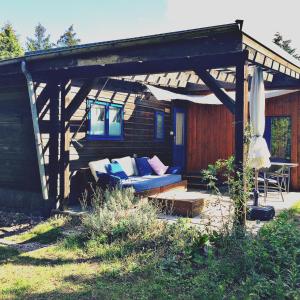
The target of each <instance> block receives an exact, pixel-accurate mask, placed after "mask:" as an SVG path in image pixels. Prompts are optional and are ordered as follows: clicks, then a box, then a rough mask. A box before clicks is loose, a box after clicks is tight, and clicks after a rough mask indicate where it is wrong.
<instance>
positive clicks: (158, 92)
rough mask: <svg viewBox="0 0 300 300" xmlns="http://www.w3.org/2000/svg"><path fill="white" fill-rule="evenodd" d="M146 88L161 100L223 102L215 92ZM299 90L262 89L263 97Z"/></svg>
mask: <svg viewBox="0 0 300 300" xmlns="http://www.w3.org/2000/svg"><path fill="white" fill-rule="evenodd" d="M146 86H147V88H148V90H149V91H150V92H151V94H152V95H153V96H154V97H155V98H156V99H157V100H161V101H172V100H185V101H189V102H193V103H198V104H211V105H223V103H222V102H221V101H220V100H219V99H218V98H217V97H216V96H215V94H213V93H212V94H208V95H197V96H190V95H184V94H178V93H173V92H170V91H167V90H164V89H161V88H158V87H155V86H152V85H149V84H147V85H146ZM223 91H224V92H225V93H226V94H227V95H228V96H230V97H231V98H232V99H235V92H226V91H225V90H224V89H223ZM297 91H299V90H272V91H264V95H265V98H266V99H268V98H274V97H278V96H282V95H286V94H290V93H295V92H297Z"/></svg>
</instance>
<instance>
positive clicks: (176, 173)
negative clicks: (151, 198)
mask: <svg viewBox="0 0 300 300" xmlns="http://www.w3.org/2000/svg"><path fill="white" fill-rule="evenodd" d="M114 161H117V162H118V163H119V164H120V165H122V167H123V169H124V170H125V172H126V174H127V175H128V179H121V178H120V177H117V176H115V175H111V174H108V173H107V172H106V170H105V166H107V164H109V163H110V161H109V160H108V159H102V160H100V161H95V162H90V163H89V166H90V169H91V171H92V174H93V175H94V177H95V180H96V181H97V184H98V186H99V187H101V188H103V189H105V188H107V187H115V186H120V187H123V188H129V187H132V188H133V189H134V190H135V191H136V192H137V193H143V192H147V191H150V190H153V189H159V188H163V187H167V186H170V185H173V184H176V183H179V182H182V176H181V171H182V170H181V168H180V167H169V168H168V170H167V174H164V175H145V176H137V174H138V171H137V168H136V165H135V160H134V159H133V158H131V157H129V156H127V157H123V158H119V159H112V162H114Z"/></svg>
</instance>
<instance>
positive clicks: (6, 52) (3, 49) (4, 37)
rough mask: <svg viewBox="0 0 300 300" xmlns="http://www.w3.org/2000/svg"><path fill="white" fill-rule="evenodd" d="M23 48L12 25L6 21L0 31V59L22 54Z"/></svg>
mask: <svg viewBox="0 0 300 300" xmlns="http://www.w3.org/2000/svg"><path fill="white" fill-rule="evenodd" d="M23 54H24V50H23V49H22V46H21V44H20V41H19V38H18V36H17V35H16V32H15V30H14V29H13V27H12V25H11V24H9V23H7V24H6V25H4V26H3V27H2V29H1V32H0V60H1V59H8V58H14V57H18V56H22V55H23Z"/></svg>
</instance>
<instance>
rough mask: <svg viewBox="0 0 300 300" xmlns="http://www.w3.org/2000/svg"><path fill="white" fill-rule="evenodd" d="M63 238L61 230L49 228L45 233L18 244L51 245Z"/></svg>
mask: <svg viewBox="0 0 300 300" xmlns="http://www.w3.org/2000/svg"><path fill="white" fill-rule="evenodd" d="M62 236H63V234H62V229H61V228H59V227H56V228H51V229H49V230H48V231H46V232H43V233H38V234H36V235H35V236H33V237H31V238H29V239H27V240H25V241H23V242H21V243H20V244H27V243H40V244H45V245H46V244H52V243H55V242H57V240H58V239H59V238H61V237H62Z"/></svg>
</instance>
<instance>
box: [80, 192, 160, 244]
mask: <svg viewBox="0 0 300 300" xmlns="http://www.w3.org/2000/svg"><path fill="white" fill-rule="evenodd" d="M156 221H157V210H156V209H155V207H153V206H152V205H150V204H148V203H147V202H143V201H138V199H137V198H136V197H135V195H134V191H133V189H119V188H115V189H111V190H107V191H105V192H104V193H103V192H102V191H100V190H98V191H97V192H96V193H95V195H94V197H93V199H92V211H91V212H90V213H89V214H87V215H86V216H85V217H83V219H82V224H83V228H84V233H85V234H86V236H87V237H89V238H92V239H97V240H98V241H102V242H106V241H108V242H112V241H113V240H116V239H124V238H126V237H128V236H129V235H142V234H144V233H145V232H146V231H147V230H148V229H149V228H150V227H151V226H152V225H154V224H155V222H156Z"/></svg>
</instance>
